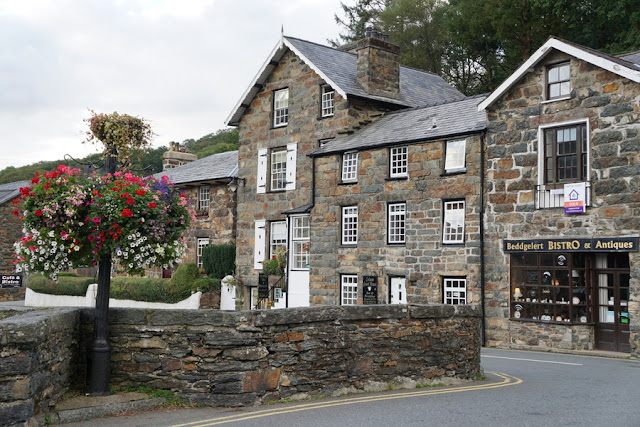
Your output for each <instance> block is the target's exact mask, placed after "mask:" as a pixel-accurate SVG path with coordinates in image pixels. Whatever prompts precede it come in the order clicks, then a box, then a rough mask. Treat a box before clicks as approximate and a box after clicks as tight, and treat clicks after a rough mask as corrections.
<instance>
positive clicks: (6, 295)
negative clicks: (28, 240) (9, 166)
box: [0, 181, 30, 301]
mask: <svg viewBox="0 0 640 427" xmlns="http://www.w3.org/2000/svg"><path fill="white" fill-rule="evenodd" d="M29 185H30V183H29V181H16V182H10V183H7V184H0V275H13V274H15V273H16V268H15V266H14V264H13V262H14V261H15V247H14V246H13V244H14V243H15V242H17V241H18V240H20V238H21V237H22V223H21V222H20V219H19V218H18V216H17V215H14V213H13V211H14V210H15V209H20V206H16V205H14V204H13V203H12V202H13V201H14V200H16V199H17V198H18V197H19V196H20V187H28V186H29ZM23 297H24V284H23V286H22V287H21V288H15V285H13V284H9V285H2V284H0V301H7V300H8V301H11V300H13V299H21V298H23Z"/></svg>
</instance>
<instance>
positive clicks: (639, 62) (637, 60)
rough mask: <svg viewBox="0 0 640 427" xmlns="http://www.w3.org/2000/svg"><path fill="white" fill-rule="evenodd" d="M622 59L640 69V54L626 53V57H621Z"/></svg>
mask: <svg viewBox="0 0 640 427" xmlns="http://www.w3.org/2000/svg"><path fill="white" fill-rule="evenodd" d="M620 58H622V59H624V60H625V61H629V62H631V63H633V64H636V66H639V67H640V52H633V53H626V54H624V55H620Z"/></svg>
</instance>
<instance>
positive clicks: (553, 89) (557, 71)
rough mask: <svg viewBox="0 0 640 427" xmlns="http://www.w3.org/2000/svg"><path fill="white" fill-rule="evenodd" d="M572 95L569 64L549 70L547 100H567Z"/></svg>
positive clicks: (552, 67) (562, 64)
mask: <svg viewBox="0 0 640 427" xmlns="http://www.w3.org/2000/svg"><path fill="white" fill-rule="evenodd" d="M570 93H571V65H570V64H569V63H568V62H563V63H561V64H556V65H553V66H551V67H549V68H547V99H556V98H566V97H568V96H569V94H570Z"/></svg>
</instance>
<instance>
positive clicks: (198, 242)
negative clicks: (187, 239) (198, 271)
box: [196, 238, 209, 268]
mask: <svg viewBox="0 0 640 427" xmlns="http://www.w3.org/2000/svg"><path fill="white" fill-rule="evenodd" d="M208 244H209V238H199V239H197V240H196V265H197V266H198V268H203V266H204V264H203V262H202V248H204V247H205V246H207V245H208Z"/></svg>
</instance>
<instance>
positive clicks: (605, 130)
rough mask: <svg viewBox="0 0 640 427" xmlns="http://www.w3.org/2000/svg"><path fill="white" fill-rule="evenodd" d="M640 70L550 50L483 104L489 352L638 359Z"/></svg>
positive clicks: (569, 47) (591, 54)
mask: <svg viewBox="0 0 640 427" xmlns="http://www.w3.org/2000/svg"><path fill="white" fill-rule="evenodd" d="M639 63H640V54H635V55H628V56H625V57H613V56H609V55H605V54H602V53H600V52H597V51H594V50H592V49H588V48H585V47H581V46H578V45H575V44H573V43H569V42H566V41H563V40H559V39H556V38H550V39H549V40H548V41H547V42H546V43H545V44H544V45H543V46H542V47H540V49H538V50H537V51H536V52H535V53H534V55H533V56H532V57H531V58H530V59H529V60H527V61H526V62H525V63H524V64H523V65H522V66H521V67H520V68H518V70H517V71H516V72H515V73H514V74H513V75H512V76H510V77H509V78H508V79H507V80H506V81H505V82H504V83H503V84H502V85H501V86H500V87H498V88H497V89H496V90H495V91H494V92H493V93H492V94H491V95H490V96H489V97H488V98H487V99H486V100H485V101H483V102H482V103H481V104H480V109H482V110H486V112H487V127H488V131H487V132H488V133H487V147H486V167H487V170H486V183H487V185H486V188H485V197H486V200H487V208H486V218H485V220H486V221H485V222H486V224H485V231H486V234H485V241H486V260H487V264H486V277H485V279H486V282H485V287H486V295H485V297H486V301H487V306H486V322H487V330H486V337H487V343H488V344H489V345H509V346H512V347H525V348H537V349H545V348H560V349H602V350H611V351H623V352H629V351H632V353H634V354H635V355H638V352H639V351H640V348H639V344H640V323H638V320H637V319H639V318H640V254H639V253H638V233H639V232H640V216H639V215H640V197H639V192H640V154H639V148H640V139H639V136H640V121H639V119H640V115H639V110H640V66H639V65H637V64H639Z"/></svg>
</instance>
